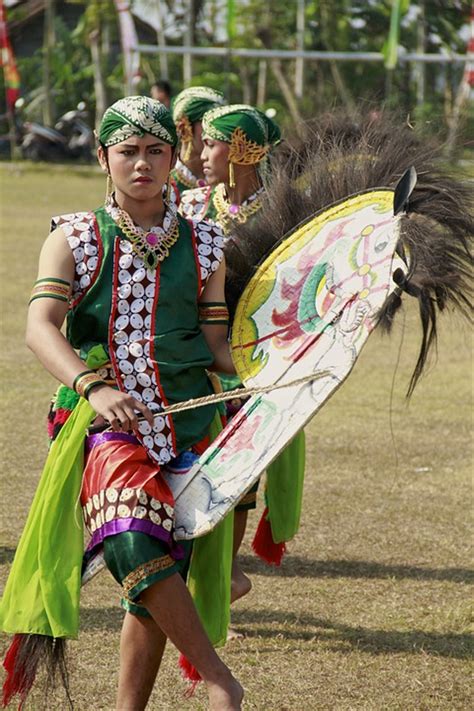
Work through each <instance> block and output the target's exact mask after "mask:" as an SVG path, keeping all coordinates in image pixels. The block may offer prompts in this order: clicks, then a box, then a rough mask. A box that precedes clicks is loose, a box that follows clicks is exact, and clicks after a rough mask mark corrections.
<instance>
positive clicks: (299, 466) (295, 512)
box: [265, 430, 306, 543]
mask: <svg viewBox="0 0 474 711" xmlns="http://www.w3.org/2000/svg"><path fill="white" fill-rule="evenodd" d="M305 451H306V448H305V434H304V431H303V430H301V432H298V434H297V435H296V437H294V439H292V440H291V442H290V443H289V444H288V445H287V446H286V447H285V449H284V450H283V451H282V452H281V453H280V454H279V455H278V457H277V458H276V459H275V461H274V462H273V463H272V464H270V466H269V467H268V468H267V484H266V489H265V497H266V500H267V506H268V519H269V521H270V526H271V529H272V538H273V540H274V542H275V543H284V542H286V541H290V540H291V539H292V538H293V537H294V536H295V535H296V534H297V533H298V529H299V526H300V517H301V503H302V499H303V483H304V470H305Z"/></svg>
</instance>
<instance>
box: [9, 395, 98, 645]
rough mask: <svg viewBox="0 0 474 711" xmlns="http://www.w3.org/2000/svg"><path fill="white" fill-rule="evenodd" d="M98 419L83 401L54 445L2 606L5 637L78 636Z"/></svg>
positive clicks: (18, 549)
mask: <svg viewBox="0 0 474 711" xmlns="http://www.w3.org/2000/svg"><path fill="white" fill-rule="evenodd" d="M94 417H95V412H94V410H93V409H92V407H91V406H90V405H89V403H88V402H87V400H83V399H82V398H81V400H80V401H79V403H78V405H77V406H76V407H75V409H74V411H73V412H72V414H71V415H70V417H69V418H68V420H67V422H66V423H65V425H64V427H63V428H62V429H61V432H60V433H59V435H58V437H57V439H56V440H55V441H54V442H53V444H52V446H51V449H50V451H49V455H48V458H47V459H46V464H45V467H44V469H43V473H42V475H41V479H40V482H39V485H38V488H37V490H36V494H35V497H34V499H33V503H32V505H31V508H30V512H29V515H28V519H27V522H26V526H25V528H24V531H23V534H22V536H21V538H20V542H19V544H18V548H17V551H16V554H15V558H14V560H13V565H12V568H11V571H10V575H9V577H8V580H7V584H6V586H5V591H4V594H3V597H2V600H1V602H0V626H1V628H2V629H3V630H4V631H5V632H8V633H10V634H13V633H24V634H41V635H46V636H49V637H69V638H76V637H77V634H78V630H79V596H80V589H81V565H82V554H83V548H84V535H83V523H82V514H81V506H80V502H79V496H80V491H81V484H82V472H83V467H84V432H85V430H86V428H87V427H88V426H89V425H90V423H91V422H92V420H93V419H94Z"/></svg>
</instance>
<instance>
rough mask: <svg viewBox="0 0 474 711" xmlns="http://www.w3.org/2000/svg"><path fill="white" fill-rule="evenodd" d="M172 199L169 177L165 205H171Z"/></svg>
mask: <svg viewBox="0 0 474 711" xmlns="http://www.w3.org/2000/svg"><path fill="white" fill-rule="evenodd" d="M170 199H171V178H170V177H169V176H168V180H167V181H166V195H165V203H166V204H167V205H169V204H170Z"/></svg>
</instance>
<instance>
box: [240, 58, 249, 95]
mask: <svg viewBox="0 0 474 711" xmlns="http://www.w3.org/2000/svg"><path fill="white" fill-rule="evenodd" d="M239 74H240V81H241V82H242V103H244V104H251V103H252V82H251V81H250V73H249V68H248V65H247V63H246V62H245V60H244V62H242V63H241V65H240V68H239Z"/></svg>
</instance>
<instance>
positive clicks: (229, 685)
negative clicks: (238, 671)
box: [207, 672, 244, 711]
mask: <svg viewBox="0 0 474 711" xmlns="http://www.w3.org/2000/svg"><path fill="white" fill-rule="evenodd" d="M207 692H208V694H209V711H240V709H241V708H242V699H243V698H244V690H243V688H242V687H241V685H240V684H239V682H238V681H237V679H235V678H234V677H233V676H232V674H230V672H229V675H228V678H226V679H223V680H222V681H219V682H213V683H210V682H208V683H207Z"/></svg>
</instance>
